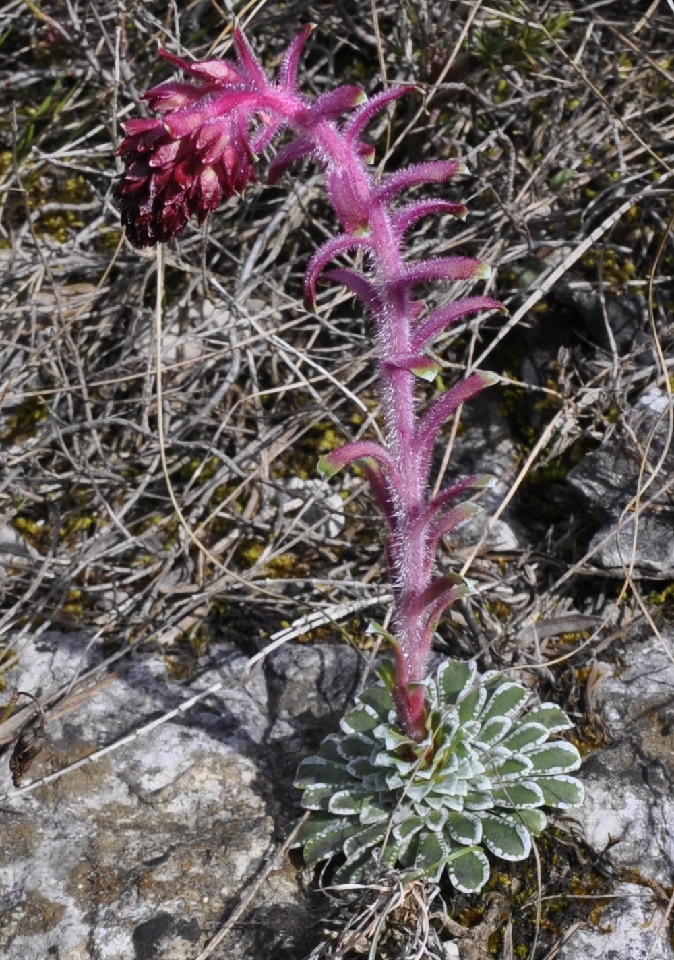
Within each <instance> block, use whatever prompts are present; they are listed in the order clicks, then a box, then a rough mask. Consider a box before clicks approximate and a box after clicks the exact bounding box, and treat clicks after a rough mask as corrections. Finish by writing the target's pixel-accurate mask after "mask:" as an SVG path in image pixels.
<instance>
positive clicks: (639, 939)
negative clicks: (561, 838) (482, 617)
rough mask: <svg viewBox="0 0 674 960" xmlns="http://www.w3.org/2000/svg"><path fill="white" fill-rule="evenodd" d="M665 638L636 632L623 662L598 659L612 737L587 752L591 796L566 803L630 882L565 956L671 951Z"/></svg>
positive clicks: (671, 692)
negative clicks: (576, 805) (574, 805)
mask: <svg viewBox="0 0 674 960" xmlns="http://www.w3.org/2000/svg"><path fill="white" fill-rule="evenodd" d="M663 640H664V642H665V644H666V645H667V648H665V647H664V646H663V643H661V641H660V640H659V639H658V638H655V637H653V638H646V639H645V640H642V641H639V640H634V641H632V642H630V643H628V644H626V645H625V647H624V649H623V650H622V651H619V662H618V665H615V664H609V663H601V664H598V667H599V669H600V670H601V673H602V679H601V681H600V683H599V684H598V686H597V688H596V695H595V696H596V700H595V707H596V709H597V710H598V711H599V712H600V713H601V714H602V715H603V718H604V721H605V723H606V726H607V731H608V733H609V736H610V741H609V743H608V744H607V745H606V746H605V747H604V748H603V749H602V750H600V751H597V752H596V753H595V754H594V755H593V756H591V757H590V758H589V759H588V760H587V761H586V762H585V764H584V766H583V781H584V783H585V804H584V806H583V807H582V808H581V809H580V810H577V811H569V813H570V814H571V815H572V816H573V817H574V819H575V820H576V821H577V822H578V824H579V826H580V828H581V831H582V834H583V836H584V838H585V840H586V841H587V843H588V844H589V846H590V847H591V848H592V849H593V850H594V852H595V853H596V854H597V855H602V858H603V859H604V860H605V861H608V862H609V863H610V864H612V865H613V867H614V868H615V871H616V876H617V877H620V876H621V874H622V875H623V876H626V877H629V878H630V880H631V881H633V882H629V883H620V884H618V885H617V887H616V890H615V895H616V897H617V899H615V901H612V902H611V904H610V905H609V906H608V907H607V908H606V909H605V910H604V911H603V913H602V915H601V919H600V921H599V922H598V923H597V924H595V925H592V926H590V925H588V926H586V927H583V928H581V929H580V930H578V931H576V932H575V933H574V934H573V935H572V936H571V938H570V939H569V941H568V943H567V944H566V945H565V946H564V948H563V949H562V951H561V952H560V954H559V956H560V960H580V958H582V960H585V958H587V960H595V958H597V960H599V958H602V960H647V958H648V960H656V958H657V960H672V958H673V957H674V951H673V950H672V946H671V941H670V931H669V925H668V923H667V921H666V919H665V916H664V911H665V908H666V906H667V897H666V894H665V892H664V890H662V892H661V896H660V897H659V898H658V899H657V900H655V899H654V895H653V889H654V888H655V889H658V885H662V886H664V887H668V886H669V885H670V884H671V882H672V876H674V834H673V831H672V824H673V823H674V802H673V800H672V796H673V788H674V660H673V659H672V656H673V648H674V636H672V635H671V634H669V635H666V636H664V637H663ZM639 879H643V883H642V882H638V881H639ZM660 889H661V888H660Z"/></svg>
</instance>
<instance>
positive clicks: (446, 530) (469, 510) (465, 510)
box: [428, 500, 483, 552]
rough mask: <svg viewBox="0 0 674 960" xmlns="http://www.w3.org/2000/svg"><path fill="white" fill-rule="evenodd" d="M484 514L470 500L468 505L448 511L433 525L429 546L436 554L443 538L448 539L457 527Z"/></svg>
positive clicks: (460, 505)
mask: <svg viewBox="0 0 674 960" xmlns="http://www.w3.org/2000/svg"><path fill="white" fill-rule="evenodd" d="M482 512H483V510H482V507H481V506H480V505H479V504H477V503H473V502H472V501H470V500H469V501H468V502H467V503H460V504H459V506H458V507H454V509H453V510H448V511H447V513H446V514H444V516H442V517H440V519H439V520H437V521H436V522H435V523H434V524H433V526H432V527H431V529H430V531H429V534H428V544H429V548H430V550H431V551H433V552H435V550H436V549H437V546H438V543H439V542H440V540H441V539H442V538H443V537H446V536H447V535H448V534H450V533H452V532H453V531H454V530H456V529H457V527H460V526H462V525H463V524H464V523H467V522H468V520H472V519H473V517H476V516H477V515H478V514H479V513H482Z"/></svg>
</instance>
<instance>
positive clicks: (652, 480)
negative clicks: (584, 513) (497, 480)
mask: <svg viewBox="0 0 674 960" xmlns="http://www.w3.org/2000/svg"><path fill="white" fill-rule="evenodd" d="M668 405H669V401H668V398H667V395H666V394H665V393H664V392H662V391H659V390H649V391H647V392H646V393H644V394H642V396H641V397H640V398H639V401H638V402H637V404H636V405H635V407H634V408H633V409H632V410H631V411H630V413H629V414H628V417H627V429H626V430H625V431H623V432H621V433H613V434H611V435H609V436H608V437H607V438H606V439H605V440H604V441H603V443H602V444H601V446H600V447H599V449H598V450H595V451H593V452H592V453H589V454H588V455H587V456H586V457H585V458H584V459H583V461H582V462H581V463H580V464H578V466H577V467H574V469H573V470H571V471H570V472H569V475H568V481H569V483H570V484H571V486H572V487H574V488H575V489H576V490H577V491H578V492H579V493H580V494H581V495H582V496H583V498H584V499H585V501H586V502H587V504H588V506H589V507H590V508H591V510H592V511H593V512H594V513H595V514H597V515H598V516H599V517H601V518H603V519H604V520H605V521H606V522H605V523H604V525H603V526H602V527H601V529H600V530H599V531H598V532H597V534H596V535H595V536H594V538H593V539H592V541H591V543H590V550H591V551H593V561H594V562H595V563H597V564H598V565H599V566H601V567H602V568H603V569H604V570H606V572H607V573H609V574H611V575H614V576H618V577H622V576H624V571H625V567H626V566H629V564H630V561H631V560H632V555H633V554H634V556H633V560H634V576H635V577H648V578H658V579H660V578H669V577H672V576H674V502H673V501H672V495H671V490H670V491H668V489H667V488H666V484H667V482H668V480H669V479H671V477H672V474H673V473H674V450H672V449H671V443H670V438H669V413H670V412H669V410H668ZM644 457H645V458H646V466H645V467H643V461H644ZM658 464H659V469H658V470H656V467H657V466H658ZM646 483H647V484H648V487H647V489H646V490H645V491H644V494H643V496H642V497H641V505H642V509H641V510H640V513H639V523H638V527H637V537H636V545H635V544H634V539H635V537H634V518H633V512H632V511H630V512H628V513H627V515H626V516H625V517H623V518H622V519H621V517H622V514H623V511H625V509H626V508H627V507H628V504H629V503H630V501H632V499H633V498H634V496H635V494H636V493H637V490H638V489H639V486H640V485H641V488H642V489H643V488H644V485H645V484H646ZM653 499H654V502H653V504H651V505H650V506H648V507H647V508H645V507H643V504H644V503H646V501H648V500H653Z"/></svg>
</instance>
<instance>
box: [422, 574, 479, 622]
mask: <svg viewBox="0 0 674 960" xmlns="http://www.w3.org/2000/svg"><path fill="white" fill-rule="evenodd" d="M474 593H475V587H474V586H473V581H472V580H467V579H466V578H465V577H461V576H459V575H458V574H456V573H450V574H448V575H447V576H446V577H438V578H437V580H433V582H432V583H431V584H430V585H429V586H428V587H427V588H426V589H425V590H424V592H423V593H422V594H421V596H420V597H417V599H416V600H415V601H414V603H413V604H412V605H411V606H410V608H409V610H407V611H406V613H407V614H408V616H410V617H413V618H415V619H416V618H417V617H418V618H421V619H423V621H424V623H425V625H426V627H427V628H430V629H431V630H433V629H435V626H436V624H437V622H438V620H439V619H440V617H441V616H442V612H443V610H445V609H446V608H447V607H448V606H449V605H450V604H451V603H454V602H455V601H456V600H460V599H462V598H463V597H469V596H471V595H472V594H474Z"/></svg>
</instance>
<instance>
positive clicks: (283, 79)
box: [278, 23, 314, 90]
mask: <svg viewBox="0 0 674 960" xmlns="http://www.w3.org/2000/svg"><path fill="white" fill-rule="evenodd" d="M313 30H314V25H313V23H308V24H307V25H306V26H305V27H303V28H302V30H301V31H300V32H299V33H298V34H297V36H296V37H295V39H294V40H293V41H292V43H291V44H290V46H289V47H288V49H287V50H286V52H285V53H284V54H283V59H282V60H281V65H280V67H279V69H278V84H279V86H280V87H285V88H286V89H290V90H294V89H295V87H296V85H297V68H298V66H299V62H300V57H301V56H302V51H303V49H304V45H305V43H306V42H307V39H308V37H309V35H310V34H311V33H312V32H313Z"/></svg>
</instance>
